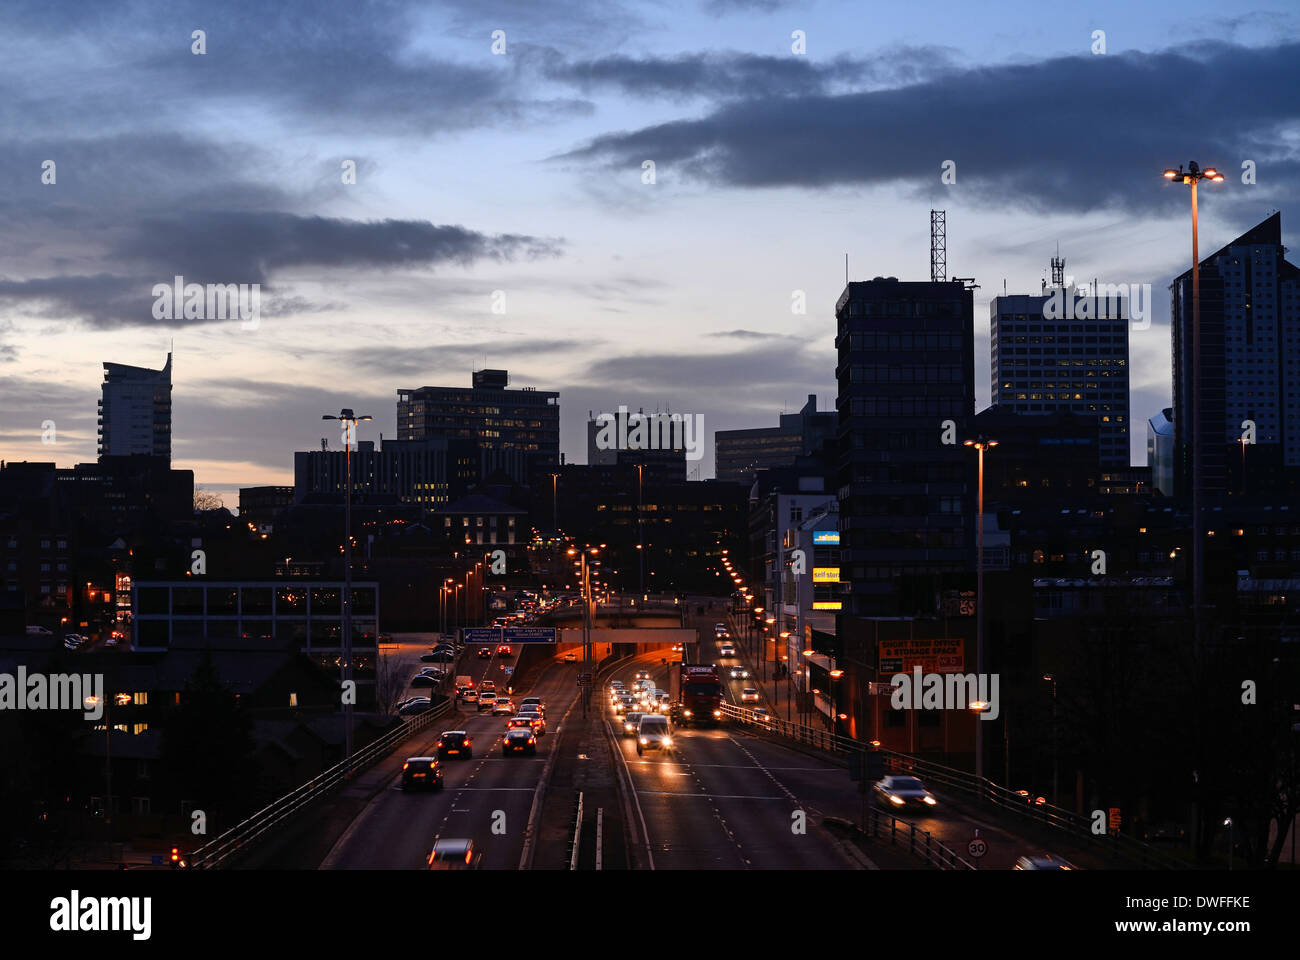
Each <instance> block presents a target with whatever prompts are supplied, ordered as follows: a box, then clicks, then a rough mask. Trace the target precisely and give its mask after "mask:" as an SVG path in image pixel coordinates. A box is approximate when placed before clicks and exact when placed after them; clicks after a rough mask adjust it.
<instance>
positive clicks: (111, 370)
mask: <svg viewBox="0 0 1300 960" xmlns="http://www.w3.org/2000/svg"><path fill="white" fill-rule="evenodd" d="M101 390H102V394H101V397H100V400H99V456H100V457H101V458H102V457H108V456H129V455H132V454H147V455H149V456H153V457H163V458H165V459H166V460H167V462H168V463H170V462H171V457H172V355H171V354H170V353H169V354H167V363H166V364H164V365H163V368H162V369H161V370H150V369H149V368H147V367H129V366H127V365H126V364H124V363H105V364H104V383H103V387H102V388H101Z"/></svg>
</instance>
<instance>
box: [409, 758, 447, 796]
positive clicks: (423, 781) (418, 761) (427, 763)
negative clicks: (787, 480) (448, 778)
mask: <svg viewBox="0 0 1300 960" xmlns="http://www.w3.org/2000/svg"><path fill="white" fill-rule="evenodd" d="M412 787H427V788H429V789H430V790H437V789H440V788H441V787H442V764H441V763H439V762H438V758H437V757H408V758H407V760H406V762H405V763H404V764H402V789H403V790H410V789H411V788H412Z"/></svg>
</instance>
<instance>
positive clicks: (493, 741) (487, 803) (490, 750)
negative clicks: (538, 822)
mask: <svg viewBox="0 0 1300 960" xmlns="http://www.w3.org/2000/svg"><path fill="white" fill-rule="evenodd" d="M425 649H427V647H426V648H425ZM475 654H476V648H475V647H473V646H471V647H470V648H469V649H468V650H467V651H466V654H465V656H463V657H462V659H461V663H460V666H459V667H457V670H456V672H457V673H461V674H468V675H470V676H472V677H474V679H475V682H476V684H477V683H479V682H480V681H481V680H482V679H484V678H485V677H486V676H491V678H492V679H494V681H495V682H496V683H497V685H498V688H499V689H500V690H502V691H504V684H503V683H502V680H501V677H502V673H503V672H502V671H501V670H500V666H501V663H500V661H499V660H498V659H497V658H496V657H495V656H493V658H492V659H491V660H480V659H478V657H477V656H476V655H475ZM416 660H417V662H418V655H417V656H416ZM577 671H578V665H576V664H562V663H559V662H555V663H551V664H548V665H546V666H545V667H542V668H540V673H539V674H538V679H537V682H536V683H535V684H534V685H533V687H532V688H531V689H529V690H527V691H520V690H515V692H514V698H515V701H516V702H518V700H519V698H521V697H525V696H529V695H534V696H541V697H543V698H545V700H546V720H547V732H546V734H545V735H544V736H542V737H540V738H539V739H538V750H537V756H536V757H528V756H524V755H517V756H510V757H502V755H501V737H502V734H503V733H504V732H505V727H506V719H507V718H506V717H504V716H496V717H494V716H491V715H490V714H489V713H488V712H487V711H484V712H483V713H481V714H476V713H474V709H475V707H474V704H463V705H462V706H461V715H462V716H461V718H460V719H457V717H456V715H454V714H453V715H451V716H448V717H447V718H446V720H445V721H438V722H436V723H435V724H434V726H433V727H432V728H431V729H430V730H428V731H426V732H425V733H422V734H420V735H418V736H416V737H413V738H412V739H411V740H409V741H407V743H405V744H404V745H403V746H402V747H400V748H399V749H398V751H397V752H396V753H394V755H393V756H392V757H390V758H389V759H388V760H387V761H385V772H386V773H388V774H390V775H389V776H387V778H386V783H385V785H384V788H383V789H382V790H380V791H379V792H378V793H377V794H376V795H375V796H374V797H373V798H372V799H371V800H370V802H369V803H368V804H367V805H366V806H365V808H364V810H362V812H361V814H360V815H359V816H358V817H357V818H356V819H355V820H354V821H353V822H352V824H351V825H350V826H349V827H348V829H347V830H346V831H345V832H344V834H343V836H342V837H340V838H339V840H338V841H337V842H336V843H335V844H334V847H333V849H332V850H331V851H330V852H329V854H328V855H327V856H326V857H325V860H324V861H323V862H322V863H321V869H325V870H358V869H393V870H418V869H423V868H425V867H426V860H425V858H426V856H427V855H428V852H429V849H430V847H431V846H432V844H433V840H434V838H435V837H443V838H452V837H454V838H462V837H468V838H470V839H472V840H473V841H474V847H475V849H476V850H477V851H480V852H481V853H482V854H483V859H482V863H481V866H482V868H484V869H503V870H516V869H519V866H520V858H521V856H522V853H523V843H524V834H525V828H526V826H527V824H528V818H529V814H530V812H531V811H532V809H533V798H534V795H535V793H536V790H537V785H538V782H539V780H540V778H541V776H542V771H543V769H544V767H545V765H546V762H547V760H548V758H549V757H550V753H551V745H552V744H553V743H554V742H555V739H556V737H555V731H556V728H557V727H558V724H559V720H560V718H561V717H562V716H563V715H564V713H565V711H566V710H567V709H568V707H569V706H570V705H571V704H572V703H573V702H574V700H575V691H576V689H577V687H576V684H575V682H574V681H575V678H576V676H577ZM412 672H415V671H412ZM422 692H425V693H427V690H421V689H419V688H417V689H415V690H414V691H412V694H419V693H422ZM457 729H459V730H465V731H467V732H468V733H469V734H470V736H471V738H472V741H473V745H472V750H473V756H472V758H471V759H469V760H464V761H460V760H456V759H455V758H448V759H446V760H444V761H443V769H444V771H445V772H444V782H443V787H442V789H441V790H432V791H418V792H417V791H405V790H403V789H402V787H401V763H402V761H403V760H404V759H405V758H406V757H415V756H433V755H436V753H437V741H438V734H439V733H440V732H441V731H442V730H457ZM503 816H504V819H502V817H503ZM494 827H495V829H496V831H497V832H494Z"/></svg>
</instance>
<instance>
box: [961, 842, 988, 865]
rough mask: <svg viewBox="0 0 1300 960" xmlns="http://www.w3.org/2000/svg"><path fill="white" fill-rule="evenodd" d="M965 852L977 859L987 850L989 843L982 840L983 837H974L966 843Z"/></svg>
mask: <svg viewBox="0 0 1300 960" xmlns="http://www.w3.org/2000/svg"><path fill="white" fill-rule="evenodd" d="M966 852H967V853H969V854H970V855H971V856H972V857H973V858H975V859H976V860H978V859H979V858H980V857H982V856H984V854H986V853H988V852H989V845H988V844H987V843H985V842H984V838H983V837H976V838H975V839H973V840H972V841H971V842H970V843H968V844H966Z"/></svg>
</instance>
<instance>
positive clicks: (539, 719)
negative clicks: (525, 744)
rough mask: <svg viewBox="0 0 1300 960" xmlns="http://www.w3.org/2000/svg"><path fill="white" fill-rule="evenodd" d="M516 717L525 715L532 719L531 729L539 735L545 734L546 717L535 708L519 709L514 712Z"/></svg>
mask: <svg viewBox="0 0 1300 960" xmlns="http://www.w3.org/2000/svg"><path fill="white" fill-rule="evenodd" d="M515 716H516V717H525V718H527V719H529V720H532V721H534V723H533V729H534V730H536V731H537V735H538V736H539V737H542V736H545V735H546V718H545V717H544V716H542V715H541V714H540V713H537V712H536V711H535V710H520V711H519V712H518V713H516V714H515Z"/></svg>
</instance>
